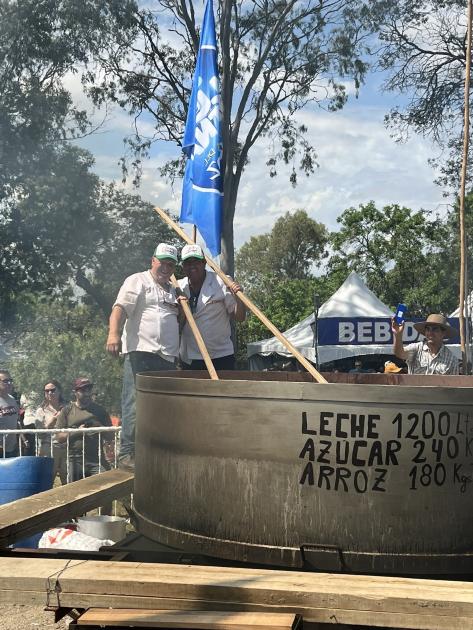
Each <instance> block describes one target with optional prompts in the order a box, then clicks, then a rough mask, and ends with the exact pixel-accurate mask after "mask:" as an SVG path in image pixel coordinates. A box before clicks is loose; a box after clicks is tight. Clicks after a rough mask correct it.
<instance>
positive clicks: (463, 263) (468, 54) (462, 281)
mask: <svg viewBox="0 0 473 630" xmlns="http://www.w3.org/2000/svg"><path fill="white" fill-rule="evenodd" d="M467 20H468V24H467V43H466V63H465V104H464V123H463V159H462V169H461V181H460V209H459V214H460V217H459V218H460V310H459V323H460V342H461V351H462V359H463V373H464V374H467V373H468V372H469V352H468V349H469V348H468V344H467V342H466V334H465V333H466V330H465V316H464V308H465V301H466V298H467V296H466V288H465V275H466V233H465V187H466V172H467V165H468V146H469V136H470V68H471V22H472V0H468V18H467Z"/></svg>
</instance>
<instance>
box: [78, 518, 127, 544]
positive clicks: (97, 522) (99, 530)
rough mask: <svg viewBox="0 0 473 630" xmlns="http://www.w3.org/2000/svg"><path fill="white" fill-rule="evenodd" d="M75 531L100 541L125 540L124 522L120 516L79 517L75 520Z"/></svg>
mask: <svg viewBox="0 0 473 630" xmlns="http://www.w3.org/2000/svg"><path fill="white" fill-rule="evenodd" d="M77 531H79V532H81V533H82V534H87V536H93V537H94V538H100V540H113V542H118V541H119V540H122V539H123V538H125V534H126V520H125V519H124V518H122V517H121V516H106V515H98V516H81V517H80V518H78V519H77Z"/></svg>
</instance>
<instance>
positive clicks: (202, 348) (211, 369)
mask: <svg viewBox="0 0 473 630" xmlns="http://www.w3.org/2000/svg"><path fill="white" fill-rule="evenodd" d="M171 282H172V285H173V287H174V288H175V289H176V292H177V295H178V296H179V295H183V293H182V290H181V288H180V287H179V285H178V284H177V280H176V276H175V275H174V274H173V275H172V276H171ZM179 303H180V305H181V306H182V310H183V311H184V315H185V316H186V320H187V323H188V324H189V326H190V329H191V330H192V332H193V334H194V337H195V340H196V343H197V345H198V347H199V350H200V354H201V355H202V358H203V359H204V361H205V367H206V368H207V370H208V373H209V375H210V378H211V379H212V380H213V381H218V380H219V378H218V375H217V372H216V370H215V366H214V364H213V363H212V359H211V358H210V354H209V353H208V350H207V348H206V346H205V342H204V340H203V338H202V335H201V334H200V330H199V329H198V328H197V324H196V323H195V319H194V316H193V315H192V311H191V309H190V306H189V301H188V300H187V298H186V299H185V300H182V301H181V302H179Z"/></svg>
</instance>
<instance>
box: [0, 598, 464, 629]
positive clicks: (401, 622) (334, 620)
mask: <svg viewBox="0 0 473 630" xmlns="http://www.w3.org/2000/svg"><path fill="white" fill-rule="evenodd" d="M57 599H58V600H59V603H60V605H61V606H63V607H64V608H88V607H90V606H95V607H99V608H116V609H120V608H126V607H129V608H131V607H134V608H136V609H140V610H147V609H157V608H159V607H161V608H164V607H167V608H168V609H173V610H202V611H204V610H222V611H245V612H248V611H254V612H277V613H291V614H300V615H303V616H304V629H309V628H311V627H313V626H312V624H314V626H315V624H330V625H336V627H337V628H338V627H343V628H347V630H348V628H352V627H353V626H357V627H358V626H363V627H367V628H383V629H384V628H392V629H393V630H399V629H400V628H401V629H404V628H406V629H407V628H408V629H409V630H472V629H473V617H462V616H445V615H441V616H438V615H436V614H435V612H432V613H431V614H429V615H424V614H423V615H415V614H407V613H386V612H382V611H375V612H373V611H371V610H350V609H341V608H310V607H304V606H298V607H296V608H294V607H291V606H282V605H279V606H278V605H271V604H263V605H261V604H250V603H240V604H238V603H234V602H218V601H212V602H205V601H204V600H198V601H197V600H191V599H174V600H173V599H169V598H160V597H139V596H136V595H135V596H133V597H129V596H119V595H98V594H90V593H83V594H80V593H60V594H58V595H57V598H56V596H55V595H54V594H52V595H51V597H50V598H49V600H47V599H46V597H45V594H44V593H40V592H32V591H18V592H15V591H2V590H0V605H6V604H22V605H35V606H36V605H37V606H43V607H44V606H45V605H46V603H47V602H49V604H48V605H50V606H52V607H54V606H57V605H58V604H57ZM315 627H317V628H318V627H319V625H316V626H315ZM323 627H324V628H325V625H324V626H323Z"/></svg>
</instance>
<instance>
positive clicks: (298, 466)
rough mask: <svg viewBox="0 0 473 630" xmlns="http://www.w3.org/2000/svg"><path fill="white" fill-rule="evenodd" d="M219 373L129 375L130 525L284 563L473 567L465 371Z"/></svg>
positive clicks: (209, 550) (221, 551) (221, 553)
mask: <svg viewBox="0 0 473 630" xmlns="http://www.w3.org/2000/svg"><path fill="white" fill-rule="evenodd" d="M221 376H222V377H223V378H224V379H225V380H220V381H210V380H208V379H207V377H206V374H205V373H203V372H192V373H189V372H175V373H169V372H167V373H155V374H151V375H150V374H147V375H139V376H138V378H137V420H138V422H137V432H136V472H135V495H134V504H135V509H136V514H137V519H138V524H139V530H140V531H141V533H143V534H144V535H146V536H148V537H150V538H152V539H155V540H158V541H160V542H164V543H166V544H169V545H172V546H175V547H180V548H183V549H188V550H189V549H193V550H195V551H198V552H200V553H206V554H209V555H212V556H217V557H220V558H229V559H232V560H237V561H245V562H256V563H268V564H273V565H280V566H292V567H300V566H303V564H304V562H305V563H308V564H310V565H311V566H313V567H315V568H320V569H330V570H353V571H380V572H386V573H406V572H414V573H454V572H460V573H465V572H471V571H472V570H473V527H472V522H471V520H472V515H473V509H472V508H473V485H472V481H473V427H472V418H473V379H472V378H469V377H408V376H397V375H353V376H352V375H325V376H326V377H332V378H336V379H338V380H339V381H345V382H337V383H329V384H323V385H321V384H316V383H313V382H306V381H309V379H310V377H309V376H308V375H307V374H297V373H293V374H287V373H254V372H244V373H243V372H239V373H238V372H233V373H231V372H229V373H226V374H225V373H222V374H221ZM262 379H266V380H262ZM288 379H290V380H288ZM349 381H355V382H349Z"/></svg>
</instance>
